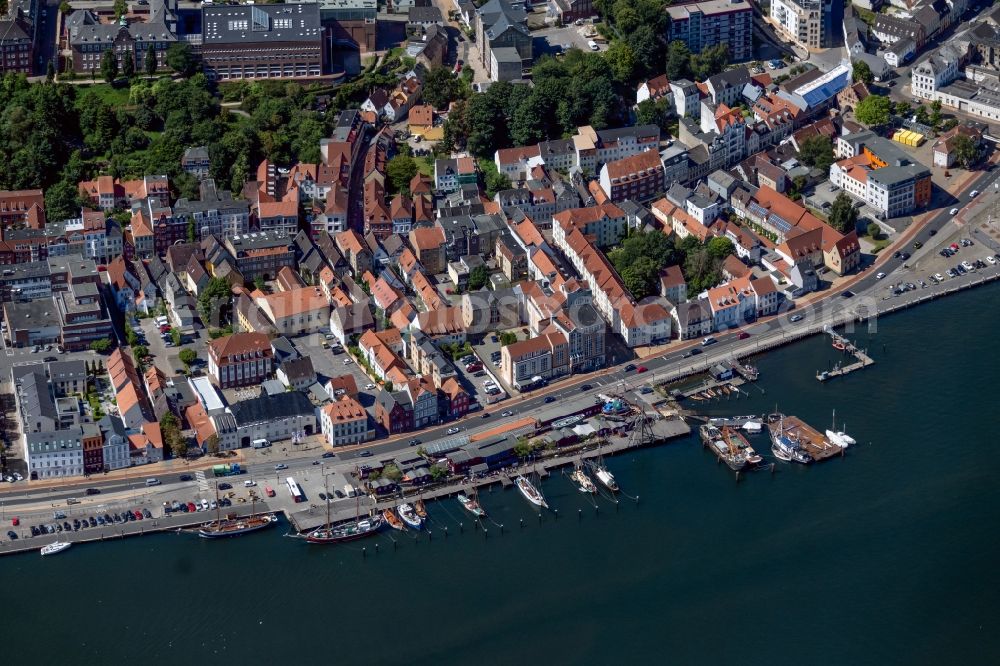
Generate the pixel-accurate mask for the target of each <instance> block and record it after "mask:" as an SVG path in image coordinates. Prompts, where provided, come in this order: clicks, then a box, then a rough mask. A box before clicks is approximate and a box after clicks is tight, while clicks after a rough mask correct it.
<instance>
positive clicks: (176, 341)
mask: <svg viewBox="0 0 1000 666" xmlns="http://www.w3.org/2000/svg"><path fill="white" fill-rule="evenodd" d="M170 342H172V343H173V345H174V346H175V347H180V345H181V329H179V328H171V329H170ZM184 351H187V350H183V349H182V350H181V352H182V353H183V352H184ZM182 360H183V359H182ZM188 365H190V363H188Z"/></svg>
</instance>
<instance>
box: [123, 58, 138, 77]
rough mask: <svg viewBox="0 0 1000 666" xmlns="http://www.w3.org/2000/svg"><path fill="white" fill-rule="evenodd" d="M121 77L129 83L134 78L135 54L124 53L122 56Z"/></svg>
mask: <svg viewBox="0 0 1000 666" xmlns="http://www.w3.org/2000/svg"><path fill="white" fill-rule="evenodd" d="M122 76H124V77H125V78H126V79H128V80H130V81H131V80H132V77H133V76H135V54H134V53H132V52H131V51H125V53H124V54H123V55H122Z"/></svg>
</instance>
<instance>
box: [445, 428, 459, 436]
mask: <svg viewBox="0 0 1000 666" xmlns="http://www.w3.org/2000/svg"><path fill="white" fill-rule="evenodd" d="M460 430H461V428H448V434H449V435H454V434H455V433H457V432H459V431H460Z"/></svg>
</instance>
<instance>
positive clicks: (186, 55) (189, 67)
mask: <svg viewBox="0 0 1000 666" xmlns="http://www.w3.org/2000/svg"><path fill="white" fill-rule="evenodd" d="M166 62H167V66H168V67H170V69H172V70H174V71H175V72H177V73H178V74H180V75H181V76H191V75H193V74H194V72H195V67H196V65H197V62H195V59H194V55H193V54H192V53H191V47H190V46H188V45H187V44H186V43H184V42H174V43H173V44H171V45H170V46H169V47H168V48H167V57H166Z"/></svg>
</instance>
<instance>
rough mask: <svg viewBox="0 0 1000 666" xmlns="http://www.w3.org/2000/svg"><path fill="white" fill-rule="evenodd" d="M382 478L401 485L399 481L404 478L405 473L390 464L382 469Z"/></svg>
mask: <svg viewBox="0 0 1000 666" xmlns="http://www.w3.org/2000/svg"><path fill="white" fill-rule="evenodd" d="M382 476H383V477H384V478H386V479H389V480H390V481H392V482H393V483H399V481H400V480H401V479H402V478H403V473H402V472H401V471H400V470H399V467H397V466H396V465H394V464H392V463H389V464H388V465H386V466H385V467H383V468H382Z"/></svg>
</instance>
